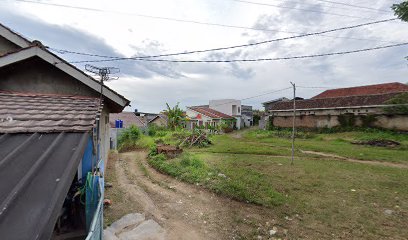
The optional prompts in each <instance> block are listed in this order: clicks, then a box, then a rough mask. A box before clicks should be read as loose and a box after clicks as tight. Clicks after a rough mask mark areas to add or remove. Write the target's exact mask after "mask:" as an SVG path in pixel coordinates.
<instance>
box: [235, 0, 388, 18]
mask: <svg viewBox="0 0 408 240" xmlns="http://www.w3.org/2000/svg"><path fill="white" fill-rule="evenodd" d="M230 1H234V2H239V3H246V4H251V5H259V6H267V7H275V8H283V9H291V10H299V11H307V12H314V13H320V14H326V15H333V16H339V17H349V18H359V19H372V18H365V17H358V16H353V15H346V14H340V13H331V12H326V11H320V10H313V9H304V8H294V7H288V6H282V5H276V4H270V3H260V2H252V1H245V0H230ZM284 2H286V1H284ZM306 4H307V3H306ZM343 9H344V8H343ZM369 9H370V8H369ZM370 10H377V9H370ZM386 12H387V13H392V12H391V11H386Z"/></svg>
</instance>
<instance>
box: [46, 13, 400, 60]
mask: <svg viewBox="0 0 408 240" xmlns="http://www.w3.org/2000/svg"><path fill="white" fill-rule="evenodd" d="M397 19H398V18H390V19H384V20H379V21H374V22H368V23H362V24H357V25H352V26H347V27H341V28H335V29H329V30H324V31H320V32H313V33H304V34H300V35H294V36H289V37H282V38H275V39H269V40H264V41H260V42H254V43H248V44H241V45H234V46H229V47H219V48H210V49H205V50H193V51H184V52H177V53H166V54H159V55H150V56H136V57H114V56H104V55H98V54H90V53H81V52H75V51H69V50H63V49H55V48H49V49H51V50H54V51H57V52H59V53H62V54H64V53H72V54H78V55H84V56H92V57H103V58H109V59H104V60H94V61H93V62H108V61H117V60H138V59H146V58H159V57H170V56H178V55H187V54H196V53H205V52H213V51H223V50H230V49H236V48H243V47H252V46H257V45H262V44H267V43H272V42H279V41H284V40H290V39H296V38H303V37H309V36H318V35H321V34H325V33H330V32H336V31H342V30H349V29H354V28H359V27H363V26H369V25H374V24H379V23H385V22H390V21H395V20H397ZM81 62H92V61H76V62H72V63H81Z"/></svg>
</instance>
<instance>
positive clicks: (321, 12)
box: [14, 0, 372, 31]
mask: <svg viewBox="0 0 408 240" xmlns="http://www.w3.org/2000/svg"><path fill="white" fill-rule="evenodd" d="M14 1H16V2H24V3H32V4H39V5H46V6H53V7H63V8H70V9H77V10H84V11H93V12H107V13H114V14H120V15H131V16H137V17H143V18H152V19H161V20H168V21H176V22H184V23H194V24H201V25H210V26H218V27H228V28H238V29H247V30H262V31H265V29H257V28H252V27H242V26H234V25H227V24H218V23H209V22H201V21H194V20H186V19H178V18H170V17H160V16H153V15H146V14H140V13H130V12H121V11H113V10H104V9H98V8H89V7H79V6H72V5H65V4H58V3H49V2H37V1H31V0H14ZM275 7H278V8H284V9H292V10H298V11H309V12H316V13H320V14H326V15H333V16H337V17H350V18H356V19H369V20H372V18H364V17H359V16H350V15H344V14H336V13H329V12H323V11H318V10H309V9H298V8H292V7H285V6H278V5H276V6H275Z"/></svg>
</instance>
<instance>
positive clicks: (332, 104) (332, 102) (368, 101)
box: [270, 93, 400, 111]
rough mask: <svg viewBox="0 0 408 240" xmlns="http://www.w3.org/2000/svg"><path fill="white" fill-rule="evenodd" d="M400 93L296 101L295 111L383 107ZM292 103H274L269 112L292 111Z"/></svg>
mask: <svg viewBox="0 0 408 240" xmlns="http://www.w3.org/2000/svg"><path fill="white" fill-rule="evenodd" d="M399 94H400V93H387V94H377V95H365V96H349V97H338V98H318V99H306V100H299V101H296V108H297V109H318V108H337V107H359V106H374V105H383V104H386V102H387V101H388V100H390V99H392V98H393V97H395V96H397V95H399ZM292 109H293V102H292V101H281V102H275V103H273V104H272V105H271V109H270V111H275V110H292Z"/></svg>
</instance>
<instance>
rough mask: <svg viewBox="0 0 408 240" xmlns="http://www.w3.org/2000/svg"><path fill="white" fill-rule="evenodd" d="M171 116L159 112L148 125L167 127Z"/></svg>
mask: <svg viewBox="0 0 408 240" xmlns="http://www.w3.org/2000/svg"><path fill="white" fill-rule="evenodd" d="M168 121H169V118H168V117H167V115H166V114H159V115H157V116H155V117H154V118H153V119H151V120H150V121H149V122H148V125H152V124H155V125H156V126H158V127H167V126H168Z"/></svg>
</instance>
